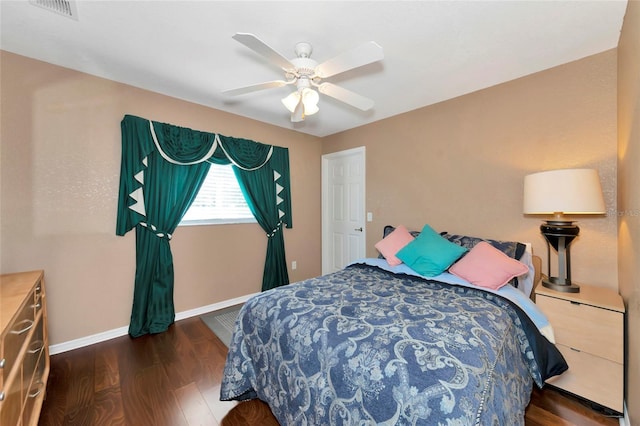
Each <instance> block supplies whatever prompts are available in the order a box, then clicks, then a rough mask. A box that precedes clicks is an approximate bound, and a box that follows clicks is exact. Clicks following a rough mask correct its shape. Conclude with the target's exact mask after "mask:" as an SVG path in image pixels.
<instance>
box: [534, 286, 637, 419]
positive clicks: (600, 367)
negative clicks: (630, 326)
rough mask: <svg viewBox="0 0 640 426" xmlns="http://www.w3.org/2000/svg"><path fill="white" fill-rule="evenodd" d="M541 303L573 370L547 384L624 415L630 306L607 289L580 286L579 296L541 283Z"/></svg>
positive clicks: (537, 302) (537, 298)
mask: <svg viewBox="0 0 640 426" xmlns="http://www.w3.org/2000/svg"><path fill="white" fill-rule="evenodd" d="M535 295H536V305H538V306H539V307H540V309H542V311H543V312H544V313H545V314H546V315H547V318H549V322H551V325H552V326H553V331H554V334H555V338H556V346H557V347H558V349H559V350H560V352H562V355H563V356H564V358H565V360H566V361H567V364H569V370H567V371H566V372H565V373H564V374H562V375H560V376H556V377H552V378H551V379H549V380H547V383H549V384H551V385H553V386H556V387H559V388H561V389H564V390H566V391H568V392H571V393H573V394H575V395H578V396H581V397H583V398H586V399H588V400H590V401H593V402H596V403H597V404H600V405H602V406H604V407H608V408H610V409H613V410H614V411H617V412H619V413H622V411H623V399H624V311H625V309H624V303H623V301H622V297H620V295H619V294H618V293H617V292H615V291H613V290H611V289H607V288H601V287H593V286H587V285H583V284H580V292H579V293H562V292H557V291H554V290H551V289H548V288H545V287H543V286H542V285H538V286H537V287H536V290H535Z"/></svg>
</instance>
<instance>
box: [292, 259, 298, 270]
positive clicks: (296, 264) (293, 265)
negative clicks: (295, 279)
mask: <svg viewBox="0 0 640 426" xmlns="http://www.w3.org/2000/svg"><path fill="white" fill-rule="evenodd" d="M297 268H298V262H296V261H295V260H294V261H293V262H291V270H292V271H295V270H296V269H297Z"/></svg>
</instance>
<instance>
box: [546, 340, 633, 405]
mask: <svg viewBox="0 0 640 426" xmlns="http://www.w3.org/2000/svg"><path fill="white" fill-rule="evenodd" d="M557 347H558V349H559V350H560V352H561V353H562V355H563V356H564V358H565V360H566V361H567V364H569V370H567V371H566V372H565V373H563V374H562V375H560V376H556V377H552V378H551V379H549V380H547V383H549V384H551V385H553V386H557V387H559V388H561V389H564V390H566V391H568V392H571V393H573V394H576V395H580V396H582V397H584V398H587V399H589V400H591V401H593V402H597V403H598V404H600V405H603V406H605V407H609V408H611V409H613V410H616V411H618V412H620V413H622V410H623V406H622V404H623V402H622V401H623V392H624V389H623V388H624V386H623V383H624V381H623V374H624V368H623V365H622V364H619V363H616V362H612V361H609V360H607V359H603V358H599V357H597V356H593V355H590V354H588V353H585V352H577V351H574V350H572V349H570V348H568V347H566V346H564V345H557Z"/></svg>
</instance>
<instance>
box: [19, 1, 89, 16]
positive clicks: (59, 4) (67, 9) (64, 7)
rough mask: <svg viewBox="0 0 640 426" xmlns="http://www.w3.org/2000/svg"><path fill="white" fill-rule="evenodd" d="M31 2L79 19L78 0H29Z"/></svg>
mask: <svg viewBox="0 0 640 426" xmlns="http://www.w3.org/2000/svg"><path fill="white" fill-rule="evenodd" d="M29 3H31V4H33V5H34V6H38V7H41V8H43V9H47V10H50V11H51V12H55V13H57V14H59V15H63V16H66V17H67V18H71V19H75V20H76V21H77V20H78V8H77V7H76V0H29Z"/></svg>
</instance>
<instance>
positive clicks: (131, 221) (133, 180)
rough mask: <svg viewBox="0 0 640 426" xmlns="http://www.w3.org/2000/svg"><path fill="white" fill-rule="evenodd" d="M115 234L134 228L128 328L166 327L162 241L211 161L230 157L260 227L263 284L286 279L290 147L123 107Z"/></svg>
mask: <svg viewBox="0 0 640 426" xmlns="http://www.w3.org/2000/svg"><path fill="white" fill-rule="evenodd" d="M121 130H122V161H121V170H120V191H119V198H118V213H117V222H116V235H125V234H126V233H127V232H129V231H130V230H131V229H133V228H135V229H136V277H135V289H134V301H133V308H132V314H131V324H130V326H129V334H131V335H132V336H134V337H137V336H140V335H143V334H147V333H157V332H161V331H165V330H166V329H167V328H168V327H169V325H170V324H172V323H173V321H174V319H175V311H174V307H173V277H174V274H173V258H172V255H171V249H170V245H169V241H170V239H171V236H172V234H173V232H174V231H175V228H176V227H177V226H178V224H179V223H180V220H181V219H182V217H183V216H184V214H185V213H186V211H187V209H188V208H189V206H190V205H191V203H192V202H193V200H194V199H195V197H196V195H197V193H198V190H199V189H200V186H201V185H202V182H203V181H204V179H205V177H206V175H207V172H208V170H209V167H210V165H211V164H230V163H231V164H232V167H233V169H234V172H235V174H236V177H237V178H238V182H239V184H240V188H241V189H242V192H243V194H244V196H245V199H246V201H247V203H248V205H249V207H250V209H251V211H252V212H253V214H254V216H255V217H256V220H257V221H258V223H259V224H260V226H261V227H262V228H263V230H264V231H265V233H266V234H267V237H268V238H267V258H266V261H265V267H264V275H263V283H262V289H263V290H267V289H269V288H274V287H277V286H280V285H284V284H288V283H289V277H288V274H287V268H286V256H285V250H284V237H283V235H282V228H283V227H286V228H291V227H292V220H291V195H290V177H289V151H288V149H287V148H282V147H277V146H272V145H265V144H261V143H258V142H255V141H251V140H248V139H241V138H233V137H229V136H223V135H219V134H216V133H208V132H201V131H197V130H192V129H188V128H184V127H179V126H175V125H171V124H166V123H159V122H155V121H150V120H146V119H143V118H140V117H136V116H132V115H125V117H124V118H123V120H122V122H121Z"/></svg>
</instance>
